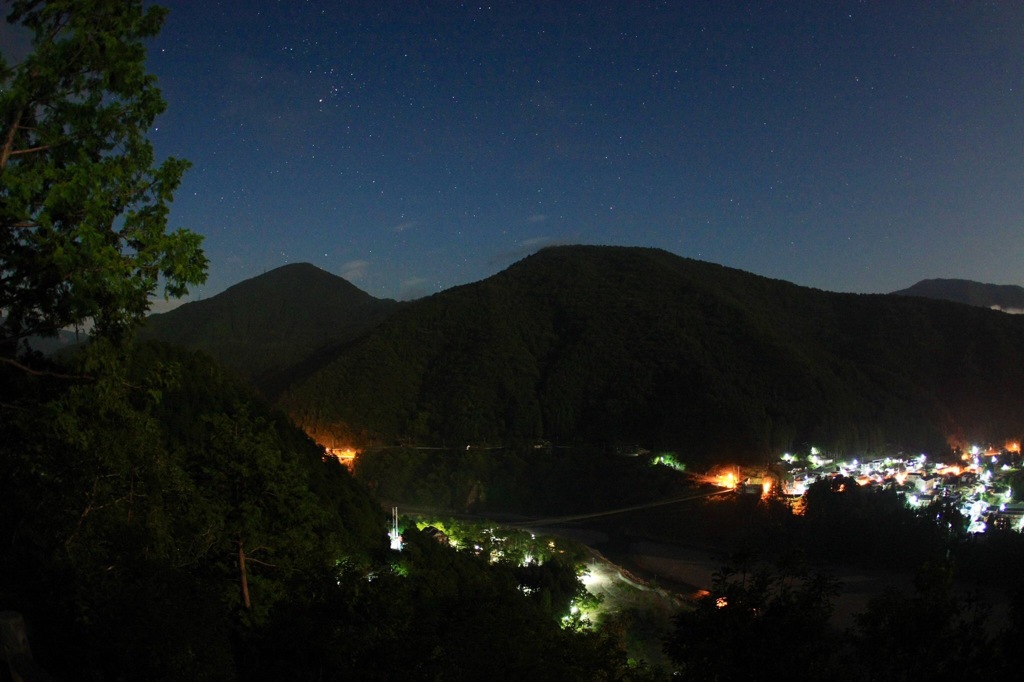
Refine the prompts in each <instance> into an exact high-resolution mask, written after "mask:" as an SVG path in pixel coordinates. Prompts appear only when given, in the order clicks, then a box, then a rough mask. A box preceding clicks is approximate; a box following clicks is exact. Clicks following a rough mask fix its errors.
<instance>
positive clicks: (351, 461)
mask: <svg viewBox="0 0 1024 682" xmlns="http://www.w3.org/2000/svg"><path fill="white" fill-rule="evenodd" d="M324 451H325V452H326V453H327V455H328V456H329V457H334V458H335V459H336V460H338V461H339V462H341V463H342V464H344V465H345V466H346V467H348V468H349V469H351V468H352V467H353V466H354V465H355V461H356V455H358V454H359V451H358V450H356V449H355V448H324Z"/></svg>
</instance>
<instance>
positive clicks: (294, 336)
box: [140, 263, 401, 394]
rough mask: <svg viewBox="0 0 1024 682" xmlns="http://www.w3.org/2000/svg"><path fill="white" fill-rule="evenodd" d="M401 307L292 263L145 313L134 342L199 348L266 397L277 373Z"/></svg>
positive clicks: (324, 274) (337, 278)
mask: <svg viewBox="0 0 1024 682" xmlns="http://www.w3.org/2000/svg"><path fill="white" fill-rule="evenodd" d="M400 306H401V304H399V303H398V302H396V301H393V300H390V299H378V298H374V297H373V296H370V295H369V294H367V293H366V292H364V291H362V290H360V289H358V288H357V287H355V286H354V285H352V284H351V283H350V282H348V281H347V280H345V279H344V278H342V277H338V276H337V275H332V274H331V273H329V272H326V271H324V270H321V269H320V268H318V267H316V266H314V265H311V264H309V263H295V264H289V265H285V266H282V267H279V268H276V269H274V270H271V271H270V272H267V273H265V274H263V275H260V276H258V277H254V278H252V279H248V280H245V281H243V282H240V283H239V284H236V285H234V286H232V287H230V288H228V289H227V290H225V291H223V292H222V293H220V294H218V295H216V296H213V297H211V298H208V299H205V300H202V301H193V302H190V303H186V304H185V305H182V306H180V307H178V308H175V309H174V310H171V311H169V312H166V313H160V314H155V315H150V316H149V317H148V318H147V319H146V325H145V327H144V328H143V329H142V331H141V332H140V338H142V339H148V338H155V339H159V340H161V341H166V342H169V343H174V344H178V345H182V346H187V347H190V348H197V349H200V350H203V351H206V352H207V353H209V354H210V355H212V356H213V357H214V358H216V359H217V360H218V361H220V362H221V363H222V364H223V365H224V366H226V367H227V368H229V369H231V370H232V371H234V372H236V373H237V374H239V375H241V376H243V377H245V378H246V379H248V380H250V381H252V382H253V383H254V384H256V385H257V386H258V387H259V388H261V390H263V391H264V392H265V393H269V394H273V392H274V391H275V390H276V388H275V387H276V386H277V382H276V380H275V377H276V373H277V372H280V371H282V370H284V369H291V368H294V367H295V366H297V365H299V364H300V363H303V362H309V360H310V358H311V357H314V356H315V355H316V354H317V353H318V352H322V351H323V350H324V349H325V348H330V347H332V346H334V345H337V344H341V343H344V342H346V341H349V340H351V339H353V338H355V337H357V336H358V335H360V334H361V333H363V332H365V331H366V330H367V329H369V328H371V327H373V326H374V325H375V324H377V323H379V322H380V321H381V320H383V319H385V318H387V317H388V316H389V315H390V314H391V313H392V312H393V311H394V310H396V309H397V308H399V307H400Z"/></svg>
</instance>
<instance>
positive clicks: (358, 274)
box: [341, 260, 370, 282]
mask: <svg viewBox="0 0 1024 682" xmlns="http://www.w3.org/2000/svg"><path fill="white" fill-rule="evenodd" d="M369 269H370V261H366V260H350V261H349V262H347V263H345V264H343V265H342V266H341V276H342V277H344V278H345V279H347V280H348V281H349V282H355V281H358V280H360V279H362V278H363V277H365V276H366V271H367V270H369Z"/></svg>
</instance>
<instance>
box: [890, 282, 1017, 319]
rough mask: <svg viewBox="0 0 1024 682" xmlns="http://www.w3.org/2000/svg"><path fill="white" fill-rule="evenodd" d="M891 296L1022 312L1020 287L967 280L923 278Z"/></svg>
mask: <svg viewBox="0 0 1024 682" xmlns="http://www.w3.org/2000/svg"><path fill="white" fill-rule="evenodd" d="M893 294H894V295H900V296H921V297H923V298H934V299H940V300H944V301H955V302H957V303H966V304H967V305H973V306H980V307H982V308H994V309H997V310H1002V311H1005V312H1012V313H1021V312H1024V287H1019V286H1016V285H1012V284H982V283H981V282H972V281H970V280H967V279H924V280H921V281H920V282H918V283H917V284H915V285H913V286H911V287H909V288H907V289H901V290H899V291H894V292H893Z"/></svg>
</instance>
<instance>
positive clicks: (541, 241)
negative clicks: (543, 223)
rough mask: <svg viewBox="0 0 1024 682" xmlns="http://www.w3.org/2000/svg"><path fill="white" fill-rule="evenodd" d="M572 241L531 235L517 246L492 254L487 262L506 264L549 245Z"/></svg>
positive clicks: (489, 263)
mask: <svg viewBox="0 0 1024 682" xmlns="http://www.w3.org/2000/svg"><path fill="white" fill-rule="evenodd" d="M570 243H571V242H568V241H565V240H564V239H556V238H555V237H531V238H530V239H523V240H522V241H520V242H519V243H518V244H517V245H516V246H515V247H513V248H511V249H509V250H507V251H502V252H500V253H497V254H495V255H494V256H492V257H491V258H490V259H489V260H488V261H487V262H488V265H491V266H494V265H504V264H506V263H510V262H513V261H517V260H520V259H522V258H526V257H527V256H529V255H530V254H532V253H534V252H536V251H540V250H541V249H543V248H544V247H547V246H559V245H561V244H570Z"/></svg>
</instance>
